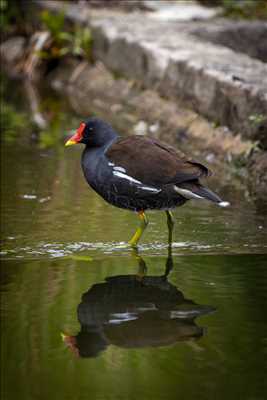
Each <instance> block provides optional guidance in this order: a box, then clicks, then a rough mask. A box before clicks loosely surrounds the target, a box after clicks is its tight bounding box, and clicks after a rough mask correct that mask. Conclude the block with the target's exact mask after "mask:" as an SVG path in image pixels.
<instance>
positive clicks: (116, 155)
mask: <svg viewBox="0 0 267 400" xmlns="http://www.w3.org/2000/svg"><path fill="white" fill-rule="evenodd" d="M106 156H107V158H108V159H109V160H110V162H112V163H113V164H114V165H116V166H118V167H121V168H123V169H124V170H125V171H124V173H125V174H127V175H128V176H129V177H132V178H133V179H136V180H138V181H140V182H142V183H143V184H145V185H150V186H151V185H152V186H156V187H160V186H162V185H166V184H170V183H174V184H179V183H181V182H187V181H192V180H196V179H198V178H200V177H202V176H207V175H209V170H208V169H207V168H206V167H205V166H203V165H202V164H200V163H198V162H196V161H194V160H191V159H187V158H186V156H185V155H184V154H183V153H182V152H180V151H178V150H176V149H175V148H173V147H171V146H169V145H167V144H165V143H162V142H160V141H158V140H155V139H152V138H145V137H142V136H129V137H127V138H122V139H118V140H117V141H116V142H115V143H113V144H112V145H111V147H109V148H108V150H107V151H106Z"/></svg>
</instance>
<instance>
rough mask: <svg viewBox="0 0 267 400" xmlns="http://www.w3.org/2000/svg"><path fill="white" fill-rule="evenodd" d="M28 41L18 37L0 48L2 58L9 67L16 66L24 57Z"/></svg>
mask: <svg viewBox="0 0 267 400" xmlns="http://www.w3.org/2000/svg"><path fill="white" fill-rule="evenodd" d="M25 45H26V39H25V38H24V37H22V36H16V37H13V38H10V39H8V40H6V41H5V42H4V43H2V44H1V46H0V54H1V58H2V59H4V60H5V62H6V63H7V64H9V65H13V66H14V65H15V64H16V63H17V62H18V61H19V60H20V59H21V58H22V57H23V55H24V50H25Z"/></svg>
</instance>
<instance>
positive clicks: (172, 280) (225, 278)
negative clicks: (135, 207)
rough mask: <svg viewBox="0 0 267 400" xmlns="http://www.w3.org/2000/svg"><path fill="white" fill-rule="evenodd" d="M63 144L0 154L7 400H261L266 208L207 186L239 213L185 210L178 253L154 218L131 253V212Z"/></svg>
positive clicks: (24, 145) (161, 218) (15, 146)
mask: <svg viewBox="0 0 267 400" xmlns="http://www.w3.org/2000/svg"><path fill="white" fill-rule="evenodd" d="M75 119H76V117H75V116H72V115H71V117H69V118H68V117H67V119H66V120H65V121H64V123H62V125H60V124H59V125H58V128H57V130H59V131H60V132H61V131H62V132H63V131H64V129H66V128H67V126H68V125H69V128H70V129H72V128H74V127H75ZM24 135H25V136H26V137H28V138H29V137H30V133H29V132H25V134H24ZM63 142H64V139H63V137H62V138H61V136H59V138H58V140H57V142H56V143H54V144H53V146H51V147H46V146H41V147H40V144H39V142H38V141H36V140H25V137H24V138H21V137H20V139H19V140H16V141H7V140H3V143H2V146H1V151H2V157H1V163H2V169H1V170H2V180H1V181H2V218H1V219H2V221H1V222H2V224H1V229H2V234H1V257H2V263H1V299H2V301H1V310H2V317H1V319H2V342H1V353H2V354H1V359H2V363H3V365H2V368H1V376H2V394H3V398H6V399H15V398H18V393H19V398H20V399H27V400H28V399H46V398H50V399H65V398H74V399H84V398H90V399H137V398H140V399H148V400H150V399H151V400H152V399H176V398H182V399H225V398H229V399H265V398H266V396H267V385H266V374H267V361H266V360H267V323H266V315H267V268H266V266H267V256H266V252H267V235H266V233H267V229H266V212H265V211H264V210H263V208H262V207H261V206H259V205H256V203H255V202H253V201H252V199H250V198H249V197H248V196H247V195H246V193H245V192H244V191H242V190H239V189H237V188H236V187H235V186H233V185H232V183H231V180H229V179H228V178H225V180H223V181H222V180H220V181H216V178H212V179H211V183H210V187H211V188H213V189H214V190H217V192H218V193H219V194H221V196H222V197H224V199H225V200H228V201H230V202H231V207H230V208H227V209H221V208H217V207H215V206H214V205H212V204H209V203H197V202H191V203H190V204H189V203H188V204H187V205H185V206H184V207H181V208H178V209H176V210H175V211H174V216H175V221H176V225H175V232H174V243H173V248H172V254H170V251H169V249H168V248H167V245H166V244H167V228H166V220H165V215H164V213H158V212H153V213H149V219H150V224H149V227H148V229H147V231H146V233H145V235H144V238H143V239H142V242H141V245H140V247H139V252H138V253H133V252H132V251H131V250H130V249H127V248H122V247H120V245H121V244H124V243H126V242H127V240H128V239H129V238H130V236H131V234H132V233H133V231H134V229H135V228H136V226H137V224H138V221H137V218H136V216H135V215H134V214H133V213H131V212H127V211H123V210H119V209H116V208H114V207H111V206H110V205H108V204H106V203H105V202H104V201H103V200H102V199H100V198H99V197H98V196H97V195H96V194H95V193H94V192H93V191H92V190H90V189H89V188H88V186H87V184H86V183H85V181H84V178H83V176H82V172H81V169H80V152H81V148H79V146H75V147H74V148H67V149H65V148H64V147H63ZM109 277H113V278H112V279H107V278H109ZM62 333H63V334H64V335H65V336H64V335H62Z"/></svg>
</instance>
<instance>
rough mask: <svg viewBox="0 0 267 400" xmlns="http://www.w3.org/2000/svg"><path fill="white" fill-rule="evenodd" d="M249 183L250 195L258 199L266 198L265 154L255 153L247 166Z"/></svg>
mask: <svg viewBox="0 0 267 400" xmlns="http://www.w3.org/2000/svg"><path fill="white" fill-rule="evenodd" d="M248 171H249V183H250V188H251V191H252V193H253V194H254V195H255V196H257V197H258V199H259V198H262V199H264V201H265V202H266V198H267V152H266V151H265V152H259V153H256V154H255V155H254V156H253V157H252V158H251V160H250V162H249V164H248Z"/></svg>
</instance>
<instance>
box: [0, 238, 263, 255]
mask: <svg viewBox="0 0 267 400" xmlns="http://www.w3.org/2000/svg"><path fill="white" fill-rule="evenodd" d="M263 247H265V248H267V246H263V245H262V244H261V245H259V246H257V245H256V244H254V245H251V244H250V245H248V244H243V245H242V246H240V247H239V248H237V247H236V246H235V245H233V246H230V245H225V244H220V243H217V244H213V245H208V244H205V243H200V242H190V241H187V242H173V243H172V250H173V254H174V255H183V254H199V253H202V254H227V253H231V254H237V253H238V254H242V253H243V254H246V253H248V251H249V253H262V251H263ZM167 248H168V244H167V243H161V242H152V243H142V244H141V245H140V246H139V250H140V251H142V252H149V253H150V254H155V255H157V254H161V251H162V250H166V249H167ZM130 250H131V248H130V247H129V245H128V244H127V242H73V243H69V244H65V243H43V242H41V243H39V244H37V246H35V247H30V246H24V247H15V248H12V249H2V251H0V256H1V257H2V258H3V259H13V258H14V259H16V258H22V257H23V258H27V259H31V258H34V259H36V258H61V257H68V256H72V255H75V254H76V255H79V254H83V255H84V253H85V252H90V253H103V254H111V253H117V252H118V251H122V252H129V251H130Z"/></svg>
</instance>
